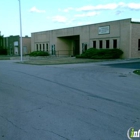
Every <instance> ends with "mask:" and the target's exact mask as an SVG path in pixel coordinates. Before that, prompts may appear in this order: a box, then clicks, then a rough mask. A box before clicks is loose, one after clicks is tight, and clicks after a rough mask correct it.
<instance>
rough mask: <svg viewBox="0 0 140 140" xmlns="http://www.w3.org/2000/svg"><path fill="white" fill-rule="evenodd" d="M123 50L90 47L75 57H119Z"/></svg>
mask: <svg viewBox="0 0 140 140" xmlns="http://www.w3.org/2000/svg"><path fill="white" fill-rule="evenodd" d="M122 54H123V51H122V50H120V49H94V48H90V49H88V50H86V51H85V52H84V53H82V54H81V55H78V56H76V58H91V59H115V58H120V57H121V55H122Z"/></svg>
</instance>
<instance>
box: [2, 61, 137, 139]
mask: <svg viewBox="0 0 140 140" xmlns="http://www.w3.org/2000/svg"><path fill="white" fill-rule="evenodd" d="M119 62H121V61H119ZM124 63H125V64H123V63H122V62H121V63H119V64H118V62H116V61H115V62H113V61H107V62H96V63H82V64H67V65H43V66H40V65H29V64H28V65H27V64H19V63H15V60H14V61H12V60H2V61H0V139H1V140H127V139H128V138H127V130H128V129H129V128H130V127H134V128H135V129H136V130H138V129H140V76H138V75H135V74H133V70H135V69H139V68H140V63H139V62H138V61H137V63H129V64H127V63H126V62H124ZM128 65H129V66H128ZM130 65H131V66H130Z"/></svg>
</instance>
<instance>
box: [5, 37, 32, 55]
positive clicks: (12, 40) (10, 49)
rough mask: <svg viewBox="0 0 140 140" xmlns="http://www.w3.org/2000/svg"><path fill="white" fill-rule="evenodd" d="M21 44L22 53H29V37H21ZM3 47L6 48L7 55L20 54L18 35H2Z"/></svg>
mask: <svg viewBox="0 0 140 140" xmlns="http://www.w3.org/2000/svg"><path fill="white" fill-rule="evenodd" d="M22 46H23V48H22V52H23V55H26V54H29V53H30V52H31V37H28V36H25V37H22ZM4 48H5V49H7V54H8V55H20V37H19V35H17V36H9V37H4Z"/></svg>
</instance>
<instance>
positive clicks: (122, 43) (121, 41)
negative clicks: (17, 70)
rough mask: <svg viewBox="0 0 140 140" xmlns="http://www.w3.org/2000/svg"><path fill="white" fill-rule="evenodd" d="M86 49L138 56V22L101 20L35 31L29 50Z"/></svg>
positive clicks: (59, 51)
mask: <svg viewBox="0 0 140 140" xmlns="http://www.w3.org/2000/svg"><path fill="white" fill-rule="evenodd" d="M88 48H97V49H102V48H104V49H110V48H119V49H121V50H123V52H124V54H123V58H138V57H140V22H132V21H131V19H124V20H117V21H110V22H103V23H97V24H90V25H84V26H77V27H71V28H64V29H57V30H50V31H42V32H35V33H32V35H31V51H40V50H41V51H49V52H50V54H51V55H60V56H64V55H65V56H75V55H78V54H81V53H82V52H83V51H85V50H86V49H88Z"/></svg>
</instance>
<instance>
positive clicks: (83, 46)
mask: <svg viewBox="0 0 140 140" xmlns="http://www.w3.org/2000/svg"><path fill="white" fill-rule="evenodd" d="M86 50H87V44H86V43H82V52H85V51H86Z"/></svg>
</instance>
